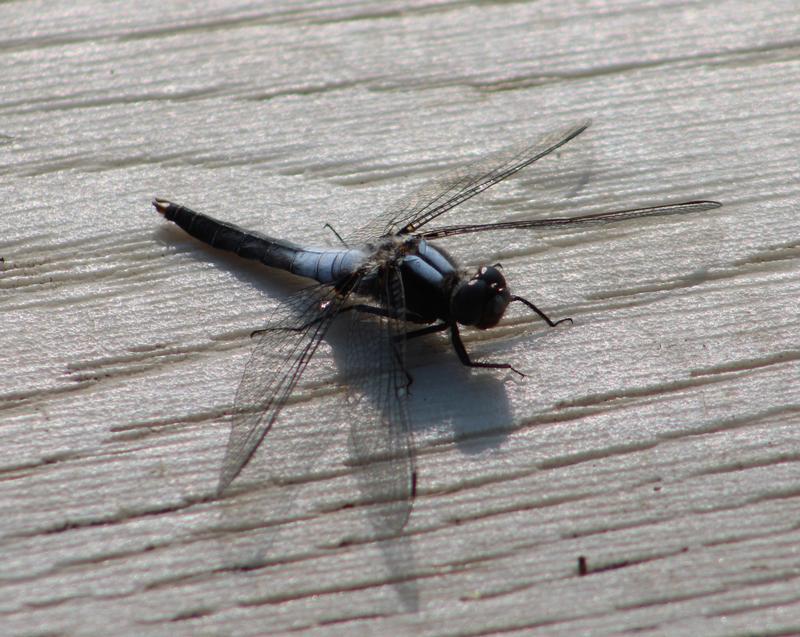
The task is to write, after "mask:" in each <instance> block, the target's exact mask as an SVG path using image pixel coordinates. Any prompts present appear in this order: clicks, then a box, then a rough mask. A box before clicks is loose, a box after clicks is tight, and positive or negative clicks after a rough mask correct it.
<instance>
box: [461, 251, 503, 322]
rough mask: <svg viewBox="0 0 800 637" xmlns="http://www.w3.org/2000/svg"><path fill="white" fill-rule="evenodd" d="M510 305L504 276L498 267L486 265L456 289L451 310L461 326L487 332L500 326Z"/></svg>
mask: <svg viewBox="0 0 800 637" xmlns="http://www.w3.org/2000/svg"><path fill="white" fill-rule="evenodd" d="M510 302H511V293H510V292H509V291H508V287H507V286H506V280H505V277H503V275H502V274H501V273H500V270H499V269H498V268H497V267H495V266H493V265H486V266H483V267H482V268H480V269H479V270H478V271H477V272H476V273H475V275H474V276H473V277H472V278H471V279H470V280H469V281H462V282H461V283H460V284H459V285H458V287H456V289H455V291H454V293H453V297H452V300H451V302H450V311H451V312H452V314H453V317H454V318H455V319H456V321H458V322H459V323H461V324H462V325H474V326H475V327H477V328H478V329H482V330H485V329H488V328H490V327H494V326H495V325H497V322H498V321H499V320H500V319H501V318H502V316H503V313H504V312H505V311H506V307H507V306H508V304H509V303H510Z"/></svg>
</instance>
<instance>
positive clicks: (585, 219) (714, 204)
mask: <svg viewBox="0 0 800 637" xmlns="http://www.w3.org/2000/svg"><path fill="white" fill-rule="evenodd" d="M721 205H722V204H721V203H719V202H718V201H685V202H683V203H675V204H667V205H664V206H652V207H649V208H634V209H631V210H615V211H613V212H601V213H598V214H591V215H580V216H576V217H553V218H551V219H531V220H528V221H524V220H523V221H506V222H499V223H481V224H470V225H463V226H445V227H443V228H436V229H434V230H428V231H427V232H422V233H420V234H421V236H422V237H423V238H425V239H441V238H443V237H452V236H455V235H459V234H469V233H472V232H485V231H487V230H519V229H526V228H555V227H559V226H568V225H570V226H571V225H578V224H590V223H613V222H616V221H626V220H628V219H638V218H640V217H656V216H666V215H681V214H687V213H691V212H704V211H706V210H713V209H714V208H719V207H720V206H721Z"/></svg>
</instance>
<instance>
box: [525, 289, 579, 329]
mask: <svg viewBox="0 0 800 637" xmlns="http://www.w3.org/2000/svg"><path fill="white" fill-rule="evenodd" d="M511 301H512V302H514V301H519V302H520V303H524V304H525V305H527V306H528V307H529V308H531V309H532V310H533V311H534V312H536V313H537V314H538V315H539V316H540V317H541V319H542V320H543V321H544V322H545V323H547V324H548V325H549V326H550V327H555V326H556V325H560V324H561V323H572V319H571V318H563V319H561V320H560V321H553V320H551V319H550V317H549V316H547V314H545V313H544V312H542V311H541V310H540V309H539V308H538V307H536V306H535V305H534V304H533V303H531V302H530V301H529V300H528V299H523V298H522V297H521V296H512V297H511Z"/></svg>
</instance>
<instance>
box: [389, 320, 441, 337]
mask: <svg viewBox="0 0 800 637" xmlns="http://www.w3.org/2000/svg"><path fill="white" fill-rule="evenodd" d="M448 327H450V325H449V323H436V324H435V325H428V327H422V328H420V329H418V330H413V331H411V332H406V333H405V334H403V335H401V336H396V337H395V338H398V339H400V338H404V339H406V340H409V339H412V338H417V337H418V336H425V334H435V333H436V332H444V331H445V330H446V329H447V328H448Z"/></svg>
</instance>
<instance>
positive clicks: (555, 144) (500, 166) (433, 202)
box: [351, 120, 590, 244]
mask: <svg viewBox="0 0 800 637" xmlns="http://www.w3.org/2000/svg"><path fill="white" fill-rule="evenodd" d="M589 124H590V122H589V121H588V120H586V121H583V122H580V123H579V124H575V125H573V126H570V127H569V128H565V129H563V130H559V131H556V132H552V133H549V134H546V135H544V136H542V137H541V138H540V139H538V140H536V141H535V142H533V143H530V142H528V143H525V144H523V145H516V146H512V147H511V148H507V149H505V150H502V151H500V152H498V153H496V154H494V155H490V156H489V157H487V158H484V159H482V160H479V161H477V162H475V163H473V164H470V165H467V166H462V167H459V168H456V169H455V170H453V171H451V172H448V173H446V174H444V175H443V176H441V177H438V178H436V179H434V180H433V181H431V182H429V183H428V184H426V185H424V186H423V187H422V188H421V189H419V190H417V191H416V192H414V193H412V194H411V195H409V196H407V197H404V198H403V199H401V200H400V201H398V202H396V203H395V204H394V205H393V206H391V207H390V208H389V209H388V210H386V211H385V212H384V213H382V214H380V215H378V216H377V217H376V218H375V219H373V220H372V221H371V222H370V223H369V224H367V225H366V226H364V227H363V228H361V229H360V230H358V231H356V232H355V233H354V234H353V236H352V237H351V240H352V242H353V244H358V243H364V242H367V241H369V240H370V239H375V238H377V237H381V236H384V235H391V234H407V233H411V232H415V231H416V230H418V229H419V228H421V227H422V226H424V225H425V224H426V223H428V222H429V221H431V220H432V219H435V218H436V217H438V216H439V215H441V214H444V213H445V212H447V211H448V210H451V209H453V208H455V207H456V206H458V205H459V204H461V203H463V202H465V201H467V200H468V199H471V198H472V197H474V196H475V195H477V194H479V193H481V192H483V191H484V190H486V189H487V188H491V187H492V186H494V185H495V184H497V183H499V182H501V181H503V180H504V179H507V178H508V177H510V176H511V175H513V174H514V173H516V172H518V171H520V170H522V169H523V168H525V166H528V165H530V164H532V163H533V162H535V161H538V160H539V159H541V158H542V157H545V156H546V155H549V154H550V153H552V152H553V151H554V150H556V149H557V148H560V147H561V146H563V145H564V144H566V143H567V142H568V141H570V140H571V139H573V138H574V137H577V136H578V135H580V134H581V133H582V132H583V131H585V130H586V129H587V128H588V126H589Z"/></svg>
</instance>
